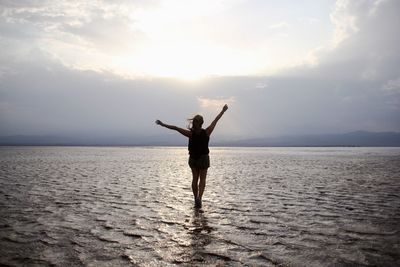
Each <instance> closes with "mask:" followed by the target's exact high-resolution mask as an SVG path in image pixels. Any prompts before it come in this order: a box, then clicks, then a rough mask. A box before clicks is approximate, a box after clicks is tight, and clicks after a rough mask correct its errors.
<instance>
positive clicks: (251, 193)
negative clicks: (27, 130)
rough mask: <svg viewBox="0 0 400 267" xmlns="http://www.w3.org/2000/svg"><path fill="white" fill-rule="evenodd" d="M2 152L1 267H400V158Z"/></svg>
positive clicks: (357, 151) (375, 153) (389, 154)
mask: <svg viewBox="0 0 400 267" xmlns="http://www.w3.org/2000/svg"><path fill="white" fill-rule="evenodd" d="M211 165H212V167H211V168H210V170H209V176H208V180H207V188H206V192H205V195H204V200H203V208H202V210H200V211H199V210H196V209H194V208H193V204H194V203H193V197H192V193H191V188H190V184H191V173H190V169H189V168H188V166H187V151H186V149H185V148H101V147H15V148H7V147H3V148H0V255H1V257H0V264H3V265H17V266H23V265H25V266H26V265H27V266H48V265H56V266H66V265H70V266H83V265H86V266H127V265H128V266H129V265H133V266H168V265H181V266H192V265H196V266H202V265H204V266H208V265H212V266H215V265H229V266H243V265H250V266H349V265H350V266H371V265H372V266H400V224H399V223H398V222H399V221H400V149H399V148H267V149H256V148H254V149H248V148H231V149H222V148H213V149H212V150H211Z"/></svg>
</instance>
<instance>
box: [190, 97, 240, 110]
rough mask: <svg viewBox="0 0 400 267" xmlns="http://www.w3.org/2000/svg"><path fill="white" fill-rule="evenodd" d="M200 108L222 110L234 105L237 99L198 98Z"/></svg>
mask: <svg viewBox="0 0 400 267" xmlns="http://www.w3.org/2000/svg"><path fill="white" fill-rule="evenodd" d="M197 100H198V102H199V105H200V107H202V108H210V107H211V108H222V107H223V106H224V105H225V104H228V105H230V104H232V103H234V102H236V100H235V97H233V96H231V97H229V98H206V97H198V98H197Z"/></svg>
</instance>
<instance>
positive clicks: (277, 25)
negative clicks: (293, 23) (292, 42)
mask: <svg viewBox="0 0 400 267" xmlns="http://www.w3.org/2000/svg"><path fill="white" fill-rule="evenodd" d="M288 27H289V23H287V22H279V23H275V24H272V25H270V26H269V27H268V28H270V29H274V30H275V29H287V28H288Z"/></svg>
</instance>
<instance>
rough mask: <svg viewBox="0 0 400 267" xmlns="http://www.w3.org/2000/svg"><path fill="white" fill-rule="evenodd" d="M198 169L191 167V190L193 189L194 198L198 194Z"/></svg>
mask: <svg viewBox="0 0 400 267" xmlns="http://www.w3.org/2000/svg"><path fill="white" fill-rule="evenodd" d="M199 175H200V172H199V169H196V168H192V176H193V179H192V191H193V196H194V198H195V199H196V198H197V197H198V196H199V187H198V182H199Z"/></svg>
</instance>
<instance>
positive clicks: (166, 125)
mask: <svg viewBox="0 0 400 267" xmlns="http://www.w3.org/2000/svg"><path fill="white" fill-rule="evenodd" d="M156 124H158V125H160V126H162V127H165V128H168V129H170V130H174V131H177V132H179V133H180V134H182V135H184V136H186V137H189V138H190V137H191V136H192V132H191V131H189V130H186V129H182V128H179V127H176V126H175V125H168V124H165V123H163V122H162V121H160V120H156Z"/></svg>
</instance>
